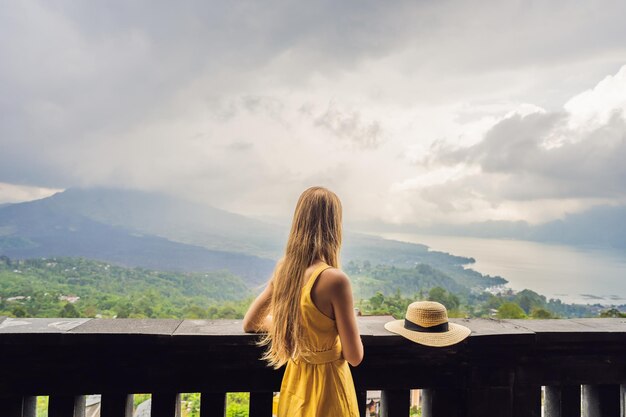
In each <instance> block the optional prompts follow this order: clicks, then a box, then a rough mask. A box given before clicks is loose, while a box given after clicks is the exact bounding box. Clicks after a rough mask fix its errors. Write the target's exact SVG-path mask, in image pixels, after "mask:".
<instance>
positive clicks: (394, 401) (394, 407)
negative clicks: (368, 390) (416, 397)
mask: <svg viewBox="0 0 626 417" xmlns="http://www.w3.org/2000/svg"><path fill="white" fill-rule="evenodd" d="M410 401H411V398H410V396H409V390H383V391H381V393H380V407H381V408H380V416H381V417H409V408H410Z"/></svg>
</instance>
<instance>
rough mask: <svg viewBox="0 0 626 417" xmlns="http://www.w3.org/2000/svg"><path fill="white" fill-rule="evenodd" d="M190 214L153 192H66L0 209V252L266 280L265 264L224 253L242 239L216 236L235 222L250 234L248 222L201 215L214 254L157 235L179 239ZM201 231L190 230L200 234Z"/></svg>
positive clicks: (223, 215)
mask: <svg viewBox="0 0 626 417" xmlns="http://www.w3.org/2000/svg"><path fill="white" fill-rule="evenodd" d="M194 209H195V207H194V206H190V208H188V209H186V210H185V209H183V208H181V207H180V205H177V202H176V201H175V200H169V199H167V197H165V196H162V195H156V194H146V193H141V192H139V193H133V192H129V191H120V190H69V191H65V192H63V193H59V194H56V195H54V196H52V197H48V198H44V199H41V200H35V201H31V202H26V203H18V204H11V205H7V206H4V207H1V208H0V252H1V253H2V254H4V255H7V256H9V257H12V258H29V257H52V256H69V257H85V258H91V259H99V260H106V261H110V262H114V263H118V264H122V265H128V266H141V267H146V268H153V269H161V270H181V271H200V270H218V269H228V270H230V271H231V272H233V273H235V274H238V275H240V276H242V277H243V278H244V279H246V280H247V281H248V282H251V283H259V282H262V281H264V280H266V279H267V276H268V275H269V274H270V273H271V271H272V269H273V266H274V261H273V260H271V259H268V258H263V257H259V256H254V255H248V254H245V253H241V251H229V250H227V249H228V248H229V245H231V246H232V245H233V244H234V243H233V242H245V240H243V239H242V240H238V241H237V240H234V239H232V238H231V239H230V240H228V239H227V238H226V237H225V236H223V235H219V234H218V233H217V231H219V230H220V227H222V226H224V225H226V224H232V225H233V229H234V233H233V235H234V236H238V235H237V233H241V230H242V229H237V228H235V225H237V224H239V225H248V226H249V227H250V229H248V230H250V233H251V236H254V233H257V232H258V230H259V229H258V228H259V227H260V226H258V225H256V223H255V222H254V221H253V220H248V219H245V218H239V217H237V216H236V215H232V214H229V213H223V212H220V211H219V210H214V211H213V212H210V211H208V210H207V212H208V215H207V216H206V217H207V218H209V219H213V221H214V222H215V224H216V225H215V230H216V232H214V233H210V232H207V235H206V236H207V240H206V241H207V245H208V246H210V245H213V246H217V242H219V241H220V239H222V241H223V242H224V245H223V248H222V249H221V250H215V249H210V248H207V247H202V246H200V245H194V244H189V243H182V242H177V241H174V240H171V239H168V238H167V237H163V235H164V234H165V230H170V231H174V230H178V231H179V233H180V234H181V235H182V234H184V233H186V232H188V231H190V230H191V226H189V228H188V229H186V228H184V226H185V225H186V224H185V223H184V222H183V218H184V216H183V212H188V213H193V211H194ZM177 210H181V211H177ZM159 218H160V221H159ZM227 219H228V220H230V222H229V223H227V221H226V220H227ZM192 220H193V219H192V218H191V217H189V218H188V221H192ZM176 226H180V229H176ZM201 226H203V225H202V224H199V227H198V230H199V231H200V232H202V231H206V227H205V229H202V227H201ZM204 226H206V225H204ZM255 226H256V228H255ZM159 232H161V233H159Z"/></svg>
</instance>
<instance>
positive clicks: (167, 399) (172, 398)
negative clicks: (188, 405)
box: [150, 392, 180, 417]
mask: <svg viewBox="0 0 626 417" xmlns="http://www.w3.org/2000/svg"><path fill="white" fill-rule="evenodd" d="M150 417H180V394H177V393H173V392H155V393H152V402H151V405H150Z"/></svg>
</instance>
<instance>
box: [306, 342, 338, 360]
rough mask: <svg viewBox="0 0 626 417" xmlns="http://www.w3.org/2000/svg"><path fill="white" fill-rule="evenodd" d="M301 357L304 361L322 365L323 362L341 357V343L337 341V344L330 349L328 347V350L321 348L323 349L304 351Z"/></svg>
mask: <svg viewBox="0 0 626 417" xmlns="http://www.w3.org/2000/svg"><path fill="white" fill-rule="evenodd" d="M300 357H301V359H302V360H303V361H304V362H307V363H310V364H313V365H320V364H323V363H329V362H334V361H336V360H337V359H341V357H342V355H341V343H339V342H335V344H334V345H333V346H332V347H331V348H330V349H327V350H321V351H311V350H309V351H306V352H302V354H301V356H300ZM296 362H297V361H296Z"/></svg>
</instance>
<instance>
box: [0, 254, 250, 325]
mask: <svg viewBox="0 0 626 417" xmlns="http://www.w3.org/2000/svg"><path fill="white" fill-rule="evenodd" d="M251 294H252V293H251V291H250V289H248V287H247V286H246V284H245V283H244V282H243V281H242V280H241V278H239V277H237V276H235V275H233V274H231V273H229V272H226V271H218V272H208V273H173V272H159V271H151V270H147V269H141V268H123V267H119V266H114V265H110V264H107V263H104V262H98V261H92V260H87V259H80V258H79V259H76V258H53V259H29V260H11V259H8V258H7V257H0V315H7V316H13V317H119V318H123V317H132V318H146V317H149V318H237V317H241V316H242V315H243V313H244V312H245V309H246V308H247V306H248V305H249V303H250V301H251V297H252V295H251ZM76 297H79V298H76Z"/></svg>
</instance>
